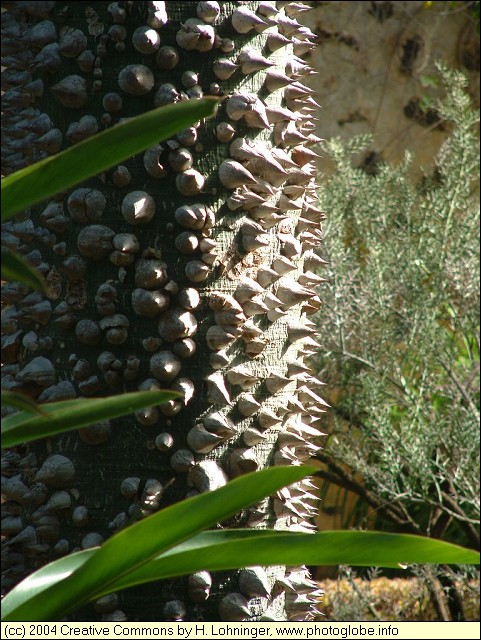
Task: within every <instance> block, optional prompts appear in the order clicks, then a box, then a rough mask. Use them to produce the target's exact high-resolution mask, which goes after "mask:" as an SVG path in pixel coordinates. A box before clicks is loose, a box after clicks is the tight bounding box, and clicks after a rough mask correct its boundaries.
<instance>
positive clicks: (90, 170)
mask: <svg viewBox="0 0 481 640" xmlns="http://www.w3.org/2000/svg"><path fill="white" fill-rule="evenodd" d="M217 103H218V100H217V98H203V99H201V100H186V101H185V102H179V103H177V104H171V105H167V106H165V107H159V108H158V109H153V110H152V111H148V112H147V113H144V114H142V115H140V116H136V117H135V118H132V119H130V120H128V121H126V122H123V123H121V124H118V125H116V126H114V127H112V128H111V129H107V130H106V131H102V133H99V134H97V135H95V136H92V137H91V138H88V139H87V140H84V141H83V142H79V143H78V144H76V145H74V146H73V147H71V148H69V149H66V150H65V151H62V152H61V153H58V154H57V155H55V156H52V157H50V158H46V159H45V160H41V161H40V162H37V163H36V164H33V165H31V166H30V167H25V169H21V170H20V171H16V172H15V173H12V175H10V176H7V177H6V178H4V179H3V180H2V222H5V220H8V219H9V218H11V217H12V216H13V215H14V214H15V213H17V212H18V211H22V210H23V209H25V208H26V207H28V206H30V205H32V204H34V203H35V202H41V201H42V200H45V199H46V198H48V197H50V196H53V195H55V194H56V193H59V192H61V191H65V190H66V189H69V188H70V187H72V186H74V185H75V184H77V183H79V182H81V181H82V180H86V179H87V178H90V177H91V176H94V175H96V174H97V173H100V172H101V171H105V170H106V169H108V168H109V167H112V166H114V165H115V164H118V163H119V162H122V161H123V160H125V159H126V158H130V157H131V156H134V155H136V154H137V153H140V152H141V151H144V150H145V149H147V148H148V147H151V146H153V145H154V144H157V143H158V142H160V141H161V140H166V139H167V138H171V137H172V136H173V135H175V134H176V133H178V132H179V131H181V130H182V129H186V128H187V127H190V126H191V125H192V124H193V123H194V122H196V121H197V120H201V119H202V118H207V117H209V116H212V115H213V114H214V111H215V108H216V105H217Z"/></svg>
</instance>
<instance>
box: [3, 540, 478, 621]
mask: <svg viewBox="0 0 481 640" xmlns="http://www.w3.org/2000/svg"><path fill="white" fill-rule="evenodd" d="M95 553H97V550H96V549H87V550H86V551H80V552H79V553H75V554H72V555H71V556H67V557H65V558H61V559H60V560H56V561H55V562H52V563H50V564H49V565H47V566H46V567H43V568H42V569H40V570H39V571H36V572H35V573H34V574H32V575H31V576H29V577H28V578H26V580H24V581H23V582H22V583H21V584H20V585H18V587H16V588H15V589H14V590H13V591H12V592H10V593H9V594H8V595H7V596H6V598H5V599H4V601H3V603H2V604H3V609H4V612H5V615H8V616H13V617H10V618H9V619H11V620H14V619H18V618H16V617H15V616H16V610H17V609H18V607H20V606H22V604H23V603H25V602H27V601H28V602H29V606H33V607H37V602H38V603H39V604H38V606H40V607H41V606H42V603H43V602H44V598H45V590H46V589H48V587H50V586H51V585H52V584H55V583H56V582H58V581H59V580H62V579H64V578H66V577H68V576H69V575H71V574H72V573H73V572H74V571H75V570H76V569H77V568H78V567H80V566H82V565H83V564H84V563H85V562H87V560H89V559H90V558H91V557H92V556H94V555H95ZM430 562H432V563H439V564H452V563H456V564H477V563H479V554H478V553H477V552H475V551H472V550H470V549H464V548H462V547H458V546H456V545H453V544H450V543H447V542H443V541H440V540H433V539H430V538H423V537H420V536H411V535H404V534H390V533H378V532H370V531H367V532H366V531H324V532H322V533H315V534H305V533H289V532H284V531H271V530H267V531H256V530H252V529H238V530H222V531H205V532H203V533H200V534H198V535H196V536H193V537H192V538H189V539H188V540H186V541H185V542H183V543H182V544H180V545H177V546H175V547H173V548H172V549H170V550H169V551H167V552H166V553H163V554H160V555H159V556H157V557H156V558H155V559H154V560H152V561H151V562H149V563H148V564H147V565H144V566H143V567H142V568H141V569H138V570H135V571H133V572H131V573H129V574H127V575H126V576H125V577H124V578H122V579H120V580H119V581H118V582H116V583H115V584H113V585H111V588H110V589H109V592H110V591H118V590H120V589H126V588H128V587H132V586H134V585H137V584H141V583H146V582H151V581H154V580H162V579H166V578H173V577H175V576H179V575H184V574H188V573H193V572H195V571H201V570H208V571H223V570H229V569H237V568H241V567H248V566H252V565H264V566H268V565H274V564H288V565H297V564H313V565H320V564H322V565H338V564H349V565H354V566H378V567H397V566H398V564H399V563H409V564H411V563H413V564H425V563H430ZM105 593H107V592H105ZM99 595H103V594H99Z"/></svg>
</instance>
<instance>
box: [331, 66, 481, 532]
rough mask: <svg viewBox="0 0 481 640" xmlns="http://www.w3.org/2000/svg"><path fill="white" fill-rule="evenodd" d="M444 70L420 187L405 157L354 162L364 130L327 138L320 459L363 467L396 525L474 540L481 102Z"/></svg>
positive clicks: (476, 515)
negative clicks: (432, 156) (329, 422)
mask: <svg viewBox="0 0 481 640" xmlns="http://www.w3.org/2000/svg"><path fill="white" fill-rule="evenodd" d="M440 72H441V77H442V80H443V84H444V85H445V89H446V95H445V97H444V98H443V99H442V100H441V101H440V102H439V104H438V105H437V109H438V112H439V115H440V117H441V119H442V122H443V126H444V127H446V128H448V130H449V135H448V137H447V139H446V141H445V142H444V144H443V145H442V147H441V148H440V150H439V153H438V155H437V158H436V168H435V171H434V172H433V174H432V175H431V176H429V177H425V178H424V179H423V180H422V181H421V182H420V183H419V184H414V183H413V181H412V180H411V179H410V177H409V169H410V165H411V162H412V158H411V157H410V155H409V154H406V158H405V160H404V162H403V163H401V164H400V165H398V166H390V165H387V164H383V165H379V166H378V167H376V172H375V175H368V174H367V173H366V172H365V171H362V170H361V169H359V168H353V166H352V163H351V158H352V154H353V153H357V152H359V151H360V150H362V149H364V148H365V147H366V146H367V144H368V143H369V140H368V139H367V138H366V137H357V138H355V139H354V140H352V141H351V142H350V143H349V144H347V145H345V144H343V143H342V142H341V141H340V140H333V141H331V142H329V143H326V145H325V150H327V152H328V153H329V154H330V155H331V157H332V158H333V160H334V162H335V166H336V171H335V173H334V174H333V175H332V177H330V179H329V180H328V181H327V183H326V184H325V185H324V187H323V189H322V193H321V199H322V204H323V206H324V208H325V210H326V211H329V224H328V226H327V229H326V234H325V235H326V238H325V247H326V251H327V254H328V255H327V258H328V260H329V262H330V265H331V266H330V268H331V274H330V278H329V283H328V286H327V287H326V290H325V291H324V300H325V306H324V310H323V312H322V314H321V315H320V318H319V323H320V335H321V336H322V339H323V349H322V352H323V354H324V355H323V357H322V360H321V362H320V369H321V375H320V377H321V379H323V380H326V381H327V382H328V383H329V384H330V385H331V386H334V387H335V388H336V392H337V393H338V396H339V398H340V401H339V402H338V403H337V406H336V407H335V412H336V414H337V415H336V417H335V420H334V425H333V431H332V434H331V437H330V438H329V442H328V445H327V448H326V451H325V452H324V454H323V458H324V459H325V460H326V461H327V460H328V459H330V460H331V461H332V460H334V461H336V460H337V461H339V460H341V461H343V462H344V463H347V464H348V465H349V466H350V467H351V469H352V470H353V471H356V472H358V473H360V474H361V476H362V478H363V482H364V485H365V487H367V488H368V490H370V491H371V492H372V494H373V495H374V496H375V500H374V502H376V500H377V501H378V503H379V505H381V504H387V503H389V504H390V513H391V515H394V518H395V520H396V521H397V524H400V523H404V524H405V525H406V527H407V529H408V530H414V531H420V532H421V531H422V532H423V533H424V534H427V535H432V536H433V537H439V536H440V535H441V536H443V535H444V534H445V533H446V535H447V536H448V537H450V536H453V537H454V538H455V539H457V540H458V541H459V540H461V539H464V540H466V539H469V540H470V541H471V543H474V542H475V540H476V537H477V535H478V534H477V530H476V525H477V523H478V522H479V279H478V274H479V241H478V235H479V199H478V196H479V194H478V192H477V191H478V189H477V186H478V184H479V183H478V180H479V158H478V135H477V126H476V125H477V123H478V121H479V113H478V112H477V111H475V110H474V109H473V108H472V106H471V101H470V98H469V96H468V95H467V93H466V92H465V84H466V83H465V79H464V78H463V76H462V75H461V74H459V73H458V72H454V71H448V70H447V69H445V68H443V67H440ZM331 471H333V469H332V468H331ZM334 475H335V470H334ZM331 479H332V478H331ZM338 480H339V484H343V479H342V478H341V477H340V476H339V477H338ZM371 504H372V503H371ZM374 506H375V505H374ZM380 512H382V508H381V509H380ZM440 517H441V520H442V522H443V525H442V526H441V524H440V522H441V520H440ZM449 526H451V528H450V529H449V530H448V527H449ZM462 532H463V533H462ZM464 535H466V536H467V538H465V537H464ZM459 536H461V537H459Z"/></svg>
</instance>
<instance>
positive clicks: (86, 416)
mask: <svg viewBox="0 0 481 640" xmlns="http://www.w3.org/2000/svg"><path fill="white" fill-rule="evenodd" d="M179 397H180V394H179V393H177V392H176V391H137V392H133V393H125V394H123V395H117V396H110V397H109V398H89V399H87V400H86V399H84V398H78V399H76V400H63V401H61V402H52V403H49V404H43V405H42V411H43V412H44V414H45V415H42V416H37V415H35V416H33V415H32V413H31V412H27V411H21V412H19V413H15V414H14V415H12V416H8V417H7V418H4V419H3V420H2V447H15V446H17V445H19V444H22V443H25V442H30V440H37V439H38V438H45V437H46V436H54V435H56V434H58V433H63V432H64V431H72V429H79V428H80V427H85V426H87V425H90V424H95V423H96V422H101V421H102V420H109V419H111V418H118V417H119V416H124V415H126V414H128V413H133V412H134V411H137V410H138V409H143V408H144V407H151V406H153V405H157V404H162V403H164V402H167V401H168V400H173V399H175V398H179Z"/></svg>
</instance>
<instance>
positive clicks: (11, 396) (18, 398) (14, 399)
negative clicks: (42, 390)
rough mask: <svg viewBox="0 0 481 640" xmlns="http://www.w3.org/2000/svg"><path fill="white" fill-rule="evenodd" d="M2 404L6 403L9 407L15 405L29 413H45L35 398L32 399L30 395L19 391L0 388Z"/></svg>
mask: <svg viewBox="0 0 481 640" xmlns="http://www.w3.org/2000/svg"><path fill="white" fill-rule="evenodd" d="M2 404H7V405H8V406H9V407H16V408H17V409H21V410H23V411H28V412H29V413H36V414H37V415H45V412H44V410H43V409H42V407H41V406H40V405H38V404H37V403H36V402H35V400H32V398H31V397H30V396H27V395H26V394H25V393H20V392H19V391H8V390H7V389H2Z"/></svg>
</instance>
